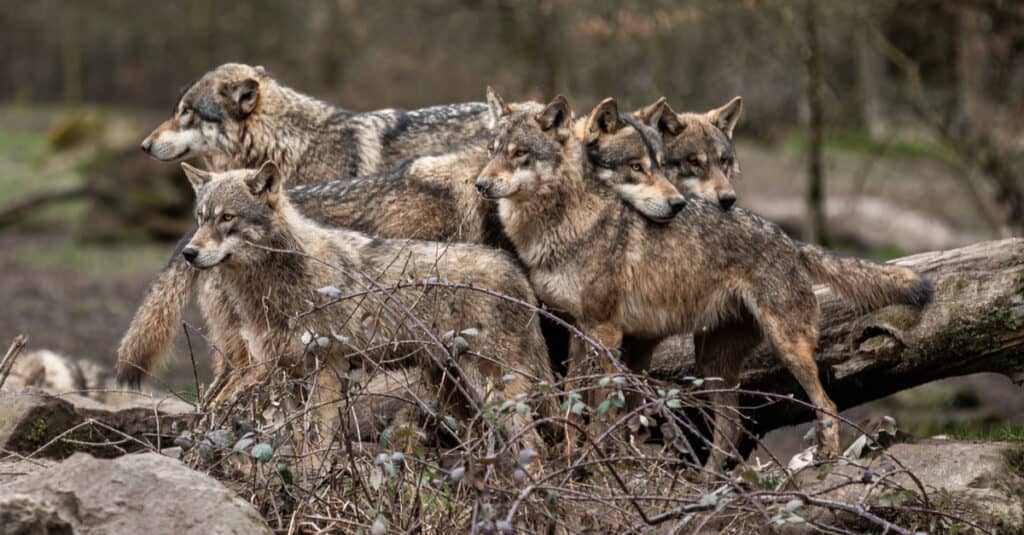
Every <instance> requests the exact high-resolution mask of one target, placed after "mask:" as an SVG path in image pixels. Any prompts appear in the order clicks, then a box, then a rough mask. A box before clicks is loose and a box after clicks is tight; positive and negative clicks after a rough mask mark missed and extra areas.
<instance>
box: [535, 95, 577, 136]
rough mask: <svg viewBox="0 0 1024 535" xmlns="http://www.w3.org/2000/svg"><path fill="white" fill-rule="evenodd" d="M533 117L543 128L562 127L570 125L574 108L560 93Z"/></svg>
mask: <svg viewBox="0 0 1024 535" xmlns="http://www.w3.org/2000/svg"><path fill="white" fill-rule="evenodd" d="M533 118H534V119H535V120H536V121H537V123H538V124H539V125H540V128H541V130H551V129H552V128H555V129H558V128H562V127H564V126H566V125H568V124H569V121H570V120H571V119H572V108H571V107H570V106H569V101H568V100H567V99H566V98H565V97H564V96H562V95H558V96H557V97H555V98H554V100H552V101H551V102H549V103H548V105H547V106H545V107H544V109H543V110H542V111H541V112H540V113H538V114H537V115H534V116H533Z"/></svg>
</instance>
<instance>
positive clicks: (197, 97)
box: [141, 63, 272, 162]
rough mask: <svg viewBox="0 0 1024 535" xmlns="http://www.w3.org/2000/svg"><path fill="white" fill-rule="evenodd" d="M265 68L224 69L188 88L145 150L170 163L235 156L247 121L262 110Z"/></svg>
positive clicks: (147, 141) (144, 142) (227, 66)
mask: <svg viewBox="0 0 1024 535" xmlns="http://www.w3.org/2000/svg"><path fill="white" fill-rule="evenodd" d="M271 80H272V79H271V78H270V76H269V75H268V74H267V72H266V71H265V70H264V69H263V67H252V66H250V65H244V64H240V63H225V64H224V65H221V66H220V67H217V68H216V69H214V70H212V71H210V72H208V73H206V74H205V75H204V76H203V77H202V78H200V79H199V80H198V81H197V82H195V83H193V84H192V85H190V86H187V87H186V88H185V89H184V90H183V91H182V94H181V96H180V97H179V98H178V101H177V102H176V103H175V105H174V110H173V111H172V113H173V114H174V115H173V116H172V117H171V118H170V119H167V120H166V121H164V122H163V124H161V125H160V126H158V127H157V128H156V130H153V132H152V133H151V134H149V136H148V137H146V139H144V140H142V145H141V146H142V150H143V151H145V152H146V153H147V154H149V155H150V156H152V157H154V158H156V159H158V160H162V161H165V162H170V161H178V160H182V159H185V158H191V157H209V156H216V155H222V156H226V157H230V155H231V154H232V153H233V152H234V151H235V147H236V145H237V143H238V139H239V134H240V132H241V130H242V125H243V124H244V123H245V121H246V120H247V119H248V118H249V117H250V116H251V115H252V114H253V113H254V112H255V111H257V109H258V108H259V105H260V99H261V94H260V90H261V87H262V86H265V85H267V83H268V82H270V81H271Z"/></svg>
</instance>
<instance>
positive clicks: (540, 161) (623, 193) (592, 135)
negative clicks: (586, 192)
mask: <svg viewBox="0 0 1024 535" xmlns="http://www.w3.org/2000/svg"><path fill="white" fill-rule="evenodd" d="M487 101H488V106H489V109H490V113H491V121H492V123H493V124H494V125H495V128H494V130H495V135H494V138H493V139H492V140H491V143H490V144H489V145H488V154H489V156H490V161H489V162H488V164H487V166H486V167H485V168H484V170H483V171H482V172H481V174H480V176H479V177H478V179H477V181H476V187H477V190H478V191H480V193H481V195H483V196H484V197H487V198H491V199H502V198H506V199H513V200H514V199H516V198H517V197H525V196H535V195H544V194H548V193H550V192H551V191H553V188H552V186H553V185H554V184H555V183H556V182H557V181H558V180H560V177H561V171H562V166H564V165H572V164H573V162H570V161H568V159H567V158H566V156H565V149H566V148H567V146H568V145H573V144H577V145H582V146H583V147H584V148H585V150H586V152H587V157H588V158H589V159H590V161H591V163H592V164H593V165H594V169H595V173H594V175H595V178H597V179H599V180H601V181H602V182H604V183H605V184H607V185H608V186H609V187H610V188H611V189H613V190H614V191H615V192H616V193H617V194H618V195H619V196H620V197H622V198H623V199H624V200H626V201H627V202H629V203H630V204H631V205H632V206H634V207H635V208H636V209H637V210H639V211H640V212H642V213H643V214H644V215H645V216H647V217H649V218H651V219H654V220H659V221H660V220H666V219H670V218H671V217H672V216H674V215H675V214H676V213H677V212H678V211H679V209H680V208H682V203H683V198H682V196H681V195H680V194H679V192H678V191H677V190H676V189H675V187H673V186H672V185H671V184H670V183H669V182H668V181H667V180H666V179H665V177H664V175H663V174H662V171H661V161H662V159H663V157H664V154H663V147H662V145H661V140H660V139H659V138H658V136H657V135H656V133H655V132H654V131H653V130H651V129H648V128H646V127H644V126H643V125H641V124H639V123H638V122H637V121H635V120H632V119H629V118H623V117H621V116H620V115H619V112H618V107H617V105H616V103H615V101H614V100H613V99H605V100H604V101H602V102H601V103H600V104H598V105H597V107H595V108H594V110H593V111H591V112H590V114H588V115H587V116H586V117H584V118H582V119H580V120H579V121H577V122H575V123H574V122H573V120H572V110H571V109H570V107H569V102H568V101H567V100H566V99H565V97H563V96H558V97H556V98H555V99H554V100H552V101H551V102H550V103H549V104H548V105H547V106H544V107H543V108H541V107H540V106H536V105H517V106H516V109H513V108H512V107H510V106H508V105H507V104H506V103H505V101H504V100H502V98H501V97H500V96H498V95H497V94H496V93H495V92H494V91H493V90H491V89H488V94H487Z"/></svg>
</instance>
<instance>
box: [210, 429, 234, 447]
mask: <svg viewBox="0 0 1024 535" xmlns="http://www.w3.org/2000/svg"><path fill="white" fill-rule="evenodd" d="M206 438H208V439H210V442H212V443H213V445H214V446H217V447H219V448H230V447H231V445H232V444H234V443H235V435H234V434H233V433H232V432H231V431H228V430H227V429H216V430H214V431H210V432H209V433H207V434H206Z"/></svg>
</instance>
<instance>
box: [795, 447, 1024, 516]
mask: <svg viewBox="0 0 1024 535" xmlns="http://www.w3.org/2000/svg"><path fill="white" fill-rule="evenodd" d="M887 453H888V455H883V456H878V457H876V458H873V459H870V460H862V461H859V462H858V463H857V464H859V465H861V466H856V465H854V464H847V465H839V466H836V467H835V469H834V470H833V471H832V472H831V473H830V474H828V476H827V477H824V478H822V475H821V474H820V473H818V472H817V471H815V470H807V471H804V472H802V473H801V474H799V479H801V480H802V483H803V485H802V489H803V490H804V491H805V492H806V493H807V494H812V495H813V494H815V492H816V491H820V490H824V489H829V488H835V487H836V486H839V484H840V483H846V484H845V485H842V486H839V488H837V489H835V490H831V491H828V492H826V493H824V494H821V495H817V497H818V498H821V499H826V500H835V501H840V502H845V503H851V504H861V505H863V506H865V507H866V508H867V509H868V510H871V509H872V508H879V509H880V510H884V509H885V508H887V507H890V506H893V505H898V504H900V503H901V502H903V501H904V500H907V499H908V498H910V495H909V494H908V493H906V492H903V491H899V490H895V488H893V487H891V486H889V485H880V484H879V478H882V477H885V478H886V480H887V481H888V482H891V483H893V484H896V485H898V486H899V487H902V488H903V489H907V490H910V491H913V492H914V494H915V495H917V496H918V497H919V496H920V494H921V492H920V490H919V487H918V485H917V482H916V481H915V480H914V479H912V478H911V477H910V476H909V475H908V474H907V473H906V472H903V471H902V470H901V469H902V468H905V469H906V471H909V472H910V473H912V474H913V475H914V477H916V478H917V481H920V483H921V485H922V486H923V487H924V490H925V491H926V492H927V494H928V496H929V499H930V501H931V503H932V504H933V505H937V506H938V507H939V508H940V510H942V511H943V512H947V513H952V514H955V515H958V516H961V517H962V518H966V519H968V520H970V521H972V522H976V523H978V524H980V525H982V526H985V527H987V528H990V529H993V530H996V531H997V532H999V533H1024V443H1008V442H980V441H967V440H945V439H930V440H922V441H919V442H914V443H904V444H896V445H894V446H892V447H891V448H889V449H888V450H887ZM890 457H891V458H890ZM893 459H895V461H896V462H894V461H893ZM866 470H870V472H869V473H868V474H867V475H865V472H866ZM819 478H822V479H819ZM851 481H853V482H857V483H853V484H850V482H851ZM868 489H871V490H872V492H871V493H867V490H868ZM865 496H869V497H868V498H867V499H865ZM830 516H831V515H830ZM816 520H820V521H825V522H830V523H840V524H844V523H845V524H847V525H848V526H851V527H865V528H866V527H868V526H866V525H865V526H857V521H856V519H855V518H852V517H850V516H849V515H846V514H841V515H839V516H838V517H833V518H820V517H819V518H817V519H816ZM876 527H877V526H876Z"/></svg>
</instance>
